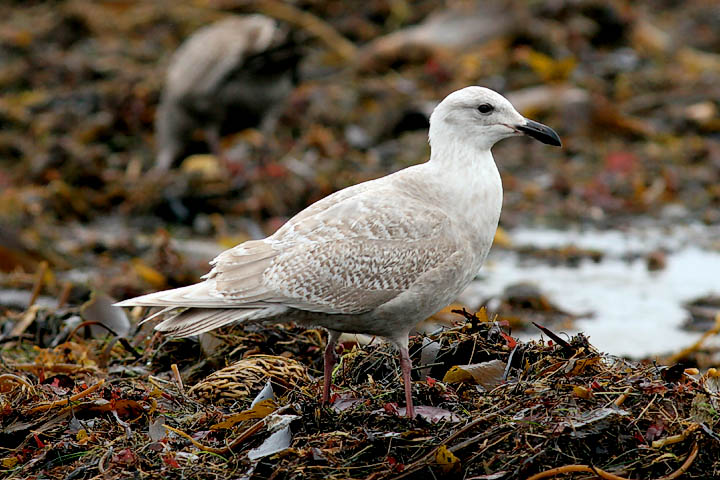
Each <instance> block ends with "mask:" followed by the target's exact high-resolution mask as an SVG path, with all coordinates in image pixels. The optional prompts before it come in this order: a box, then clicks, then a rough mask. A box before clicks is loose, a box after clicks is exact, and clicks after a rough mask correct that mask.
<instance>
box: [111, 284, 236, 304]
mask: <svg viewBox="0 0 720 480" xmlns="http://www.w3.org/2000/svg"><path fill="white" fill-rule="evenodd" d="M214 291H215V280H206V281H204V282H200V283H196V284H194V285H188V286H187V287H180V288H174V289H172V290H164V291H162V292H156V293H149V294H147V295H142V296H140V297H135V298H130V299H128V300H123V301H122V302H118V303H116V304H115V306H116V307H137V306H140V307H178V308H180V307H193V308H223V307H224V308H228V307H229V305H228V301H227V300H226V299H224V298H222V297H219V296H217V295H213V292H214Z"/></svg>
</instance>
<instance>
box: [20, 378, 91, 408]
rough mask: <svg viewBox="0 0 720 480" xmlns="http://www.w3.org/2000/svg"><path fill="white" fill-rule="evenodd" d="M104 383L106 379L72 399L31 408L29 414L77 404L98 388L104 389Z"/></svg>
mask: <svg viewBox="0 0 720 480" xmlns="http://www.w3.org/2000/svg"><path fill="white" fill-rule="evenodd" d="M104 383H105V379H104V378H101V379H100V381H99V382H98V383H96V384H95V385H93V386H92V387H88V388H86V389H85V390H83V391H82V392H80V393H76V394H75V395H73V396H72V397H70V398H64V399H62V400H56V401H54V402H52V403H47V404H45V405H40V406H38V407H35V408H31V409H30V410H28V411H27V413H28V414H33V413H37V412H45V411H47V410H50V409H52V408H55V407H62V406H65V405H67V404H68V403H70V402H75V401H77V400H80V399H81V398H83V397H87V396H88V395H90V394H91V393H92V392H94V391H95V390H97V389H98V388H100V387H102V386H103V384H104Z"/></svg>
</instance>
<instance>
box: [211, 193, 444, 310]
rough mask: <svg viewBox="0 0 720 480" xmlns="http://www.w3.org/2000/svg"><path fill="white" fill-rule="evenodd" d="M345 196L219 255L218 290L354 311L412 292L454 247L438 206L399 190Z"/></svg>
mask: <svg viewBox="0 0 720 480" xmlns="http://www.w3.org/2000/svg"><path fill="white" fill-rule="evenodd" d="M350 190H352V189H350ZM375 190H377V189H375ZM343 195H344V197H345V198H340V199H338V198H335V199H334V200H333V201H329V202H321V203H320V204H316V205H314V206H313V207H311V208H312V211H309V212H308V211H307V210H306V211H304V212H302V213H301V214H300V215H299V216H298V217H295V218H293V219H292V220H291V221H290V222H289V223H288V225H286V226H285V227H283V228H282V229H280V230H278V232H276V234H275V235H273V236H271V237H270V238H268V239H267V240H260V241H257V242H252V243H251V244H248V243H246V244H243V245H240V246H238V247H236V248H235V249H232V250H229V251H228V252H225V253H223V254H222V255H221V256H219V257H218V258H217V259H216V261H215V262H214V265H215V267H214V269H213V271H212V272H211V274H210V277H209V278H213V279H214V280H215V281H216V282H217V294H218V295H219V296H222V297H225V298H227V299H233V300H236V301H243V300H246V299H248V298H249V296H252V298H253V301H261V302H267V303H276V304H282V305H285V306H289V307H293V308H298V309H301V310H307V311H313V312H324V313H336V314H357V313H362V312H367V311H370V310H372V309H374V308H376V307H378V306H379V305H382V304H383V303H385V302H387V301H389V300H391V299H392V298H394V297H395V296H397V295H399V294H400V293H401V292H403V291H405V290H407V289H408V288H409V287H410V286H411V285H412V284H413V283H414V282H415V281H416V280H417V279H418V278H419V277H420V276H421V275H422V274H423V273H426V272H428V271H430V270H431V269H433V268H435V267H436V266H438V265H440V264H441V263H443V262H444V261H445V260H446V259H447V258H448V257H449V256H450V255H452V253H453V252H455V251H456V249H457V244H456V238H455V236H454V235H453V233H452V232H451V231H450V230H451V228H450V220H449V219H448V218H447V216H446V215H445V214H444V213H443V212H441V211H440V210H439V209H435V208H434V207H432V206H428V205H427V204H426V203H425V204H421V203H419V202H417V201H416V200H415V199H413V198H412V197H407V196H406V197H403V196H399V195H398V194H397V192H395V197H392V196H388V195H383V192H382V191H380V192H378V191H372V192H370V191H367V190H366V189H364V188H359V189H357V191H355V192H352V191H351V192H347V193H344V194H343ZM338 200H339V201H338ZM245 265H247V267H244V266H245Z"/></svg>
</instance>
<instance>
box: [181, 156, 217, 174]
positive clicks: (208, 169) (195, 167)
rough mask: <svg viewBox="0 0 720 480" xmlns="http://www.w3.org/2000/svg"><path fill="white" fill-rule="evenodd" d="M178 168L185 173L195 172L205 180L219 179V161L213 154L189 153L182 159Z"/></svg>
mask: <svg viewBox="0 0 720 480" xmlns="http://www.w3.org/2000/svg"><path fill="white" fill-rule="evenodd" d="M180 169H181V170H182V171H183V172H187V173H197V174H199V175H200V176H202V178H204V179H206V180H215V179H219V178H220V176H221V175H222V169H221V168H220V162H218V159H217V157H216V156H215V155H209V154H198V155H190V156H189V157H187V158H186V159H185V160H183V162H182V164H181V165H180Z"/></svg>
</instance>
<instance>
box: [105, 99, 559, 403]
mask: <svg viewBox="0 0 720 480" xmlns="http://www.w3.org/2000/svg"><path fill="white" fill-rule="evenodd" d="M516 135H528V136H530V137H533V138H535V139H537V140H539V141H541V142H543V143H546V144H549V145H556V146H560V145H561V142H560V138H559V137H558V135H557V133H555V131H553V130H552V129H551V128H549V127H547V126H545V125H542V124H540V123H537V122H535V121H532V120H528V119H526V118H524V117H523V116H522V115H520V114H519V113H518V112H517V111H516V110H515V108H513V106H512V105H511V104H510V102H509V101H508V100H506V99H505V98H504V97H503V96H501V95H500V94H498V93H496V92H494V91H492V90H489V89H487V88H483V87H477V86H471V87H466V88H463V89H461V90H458V91H456V92H453V93H451V94H450V95H448V96H447V97H446V98H445V99H444V100H443V101H442V102H440V104H439V105H438V106H437V107H436V108H435V109H434V111H433V113H432V115H431V116H430V134H429V140H430V146H431V154H430V160H429V161H427V162H425V163H422V164H419V165H414V166H411V167H408V168H405V169H403V170H400V171H398V172H396V173H393V174H391V175H387V176H385V177H381V178H378V179H376V180H371V181H368V182H364V183H360V184H357V185H354V186H351V187H348V188H345V189H343V190H340V191H338V192H335V193H333V194H332V195H329V196H328V197H325V198H324V199H322V200H320V201H318V202H316V203H314V204H312V205H310V206H309V207H307V208H306V209H305V210H303V211H301V212H300V213H298V214H297V215H295V216H294V217H293V218H291V219H290V220H289V221H288V222H287V223H286V224H285V225H283V226H282V227H280V228H279V229H278V230H277V231H276V232H275V233H274V234H272V235H270V236H269V237H267V238H265V239H262V240H251V241H248V242H245V243H242V244H240V245H237V246H235V247H233V248H231V249H229V250H226V251H224V252H223V253H221V254H220V255H218V256H217V257H216V258H215V259H214V260H213V261H212V262H211V265H212V269H211V270H210V272H209V273H208V274H206V275H205V276H204V277H203V278H204V280H203V281H202V282H200V283H196V284H194V285H190V286H187V287H181V288H176V289H173V290H166V291H162V292H158V293H152V294H149V295H144V296H141V297H137V298H133V299H130V300H125V301H123V302H120V303H118V304H117V305H118V306H121V307H129V306H138V305H139V306H147V307H162V309H161V310H160V311H159V312H158V313H156V314H155V315H161V316H164V320H163V321H162V322H160V323H159V324H158V325H157V326H156V327H155V329H156V330H159V331H162V332H167V333H169V334H172V335H175V336H180V337H185V336H190V335H198V334H200V333H203V332H207V331H209V330H213V329H215V328H218V327H220V326H222V325H226V324H229V323H232V322H243V321H251V320H261V321H269V322H282V321H288V320H290V321H295V322H298V323H300V324H305V325H308V326H320V327H324V328H325V329H327V330H328V342H327V347H326V348H325V353H324V380H323V397H322V400H323V403H326V402H328V400H329V395H330V379H331V374H332V369H333V366H334V365H335V362H336V357H335V344H336V343H337V340H338V337H339V336H340V334H341V333H343V332H346V333H362V334H369V335H376V336H380V337H384V338H386V339H388V340H389V341H390V342H392V343H393V344H395V346H396V347H397V349H398V350H399V353H400V367H401V371H402V376H403V381H404V386H405V401H406V405H407V407H406V414H407V415H408V416H409V417H414V409H413V403H412V384H411V380H410V370H411V363H410V356H409V354H408V336H409V333H410V330H411V329H412V328H413V327H414V326H415V325H416V324H417V323H418V322H420V321H421V320H424V319H425V318H427V317H429V316H430V315H432V314H434V313H435V312H437V311H439V310H440V309H442V308H443V307H445V306H447V305H448V304H449V303H451V302H452V301H453V300H454V299H455V298H456V296H457V295H458V294H459V293H460V292H461V291H462V290H463V289H464V288H465V287H466V286H467V285H468V284H469V283H470V281H471V280H472V279H473V278H474V277H475V276H476V275H477V273H478V272H479V270H480V267H481V266H482V264H483V261H484V260H485V257H486V256H487V254H488V251H489V250H490V246H491V244H492V241H493V237H494V235H495V230H496V229H497V225H498V220H499V218H500V209H501V206H502V198H503V190H502V182H501V180H500V174H499V172H498V169H497V166H496V165H495V161H494V159H493V156H492V154H491V152H490V149H491V148H492V146H493V145H494V144H495V143H496V142H498V141H499V140H502V139H504V138H506V137H512V136H516ZM148 319H149V318H148ZM148 319H146V320H148Z"/></svg>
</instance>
